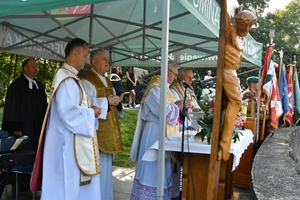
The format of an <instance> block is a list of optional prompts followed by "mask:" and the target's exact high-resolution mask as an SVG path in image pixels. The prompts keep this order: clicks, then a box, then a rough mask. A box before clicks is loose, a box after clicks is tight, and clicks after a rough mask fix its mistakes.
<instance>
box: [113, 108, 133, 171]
mask: <svg viewBox="0 0 300 200" xmlns="http://www.w3.org/2000/svg"><path fill="white" fill-rule="evenodd" d="M137 114H138V110H133V109H132V110H129V109H124V116H125V117H124V118H119V122H120V128H121V134H122V142H123V151H122V152H120V153H117V154H116V155H115V157H114V161H113V165H114V166H119V167H129V168H131V167H135V165H136V163H135V162H132V161H131V160H130V150H131V145H132V141H133V137H134V132H135V126H136V120H137Z"/></svg>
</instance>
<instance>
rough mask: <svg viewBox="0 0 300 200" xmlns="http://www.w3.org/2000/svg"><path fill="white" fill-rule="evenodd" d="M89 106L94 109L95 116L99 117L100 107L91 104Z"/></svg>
mask: <svg viewBox="0 0 300 200" xmlns="http://www.w3.org/2000/svg"><path fill="white" fill-rule="evenodd" d="M91 108H92V109H93V110H94V113H95V117H96V118H97V117H99V116H100V115H101V113H102V111H101V108H98V107H97V106H91Z"/></svg>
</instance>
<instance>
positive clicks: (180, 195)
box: [179, 86, 188, 199]
mask: <svg viewBox="0 0 300 200" xmlns="http://www.w3.org/2000/svg"><path fill="white" fill-rule="evenodd" d="M186 89H187V88H186V87H185V86H184V97H183V107H182V111H181V115H180V119H181V121H182V139H181V155H180V183H179V189H180V194H179V199H182V183H183V182H182V176H183V162H184V125H185V117H186V112H187V110H188V109H187V107H186V106H185V101H186Z"/></svg>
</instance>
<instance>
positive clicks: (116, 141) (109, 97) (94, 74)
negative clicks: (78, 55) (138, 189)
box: [81, 49, 122, 200]
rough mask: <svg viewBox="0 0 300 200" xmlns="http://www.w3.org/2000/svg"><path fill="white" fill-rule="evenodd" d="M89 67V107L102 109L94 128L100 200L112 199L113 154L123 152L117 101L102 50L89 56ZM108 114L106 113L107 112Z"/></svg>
mask: <svg viewBox="0 0 300 200" xmlns="http://www.w3.org/2000/svg"><path fill="white" fill-rule="evenodd" d="M90 64H91V68H90V69H89V70H88V71H87V72H86V73H85V74H83V75H82V77H81V79H82V84H83V86H84V88H85V90H86V92H87V95H88V97H89V99H90V102H91V105H95V106H98V107H100V108H101V109H102V114H101V115H100V116H99V117H98V123H99V127H98V129H97V131H96V132H97V138H98V148H99V152H100V164H101V168H102V173H101V174H100V183H101V184H100V185H101V188H100V189H101V199H102V200H111V199H113V196H112V195H113V194H112V161H113V154H115V153H118V152H121V151H122V139H121V132H120V125H119V121H118V111H117V109H116V106H117V105H118V104H119V102H120V98H119V96H117V95H115V94H116V92H115V90H114V87H113V84H112V83H111V81H110V80H109V78H108V77H105V73H106V72H107V71H108V69H109V60H108V55H107V53H106V52H105V50H103V49H97V50H94V51H92V52H91V54H90ZM108 111H109V112H108Z"/></svg>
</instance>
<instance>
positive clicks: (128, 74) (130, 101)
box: [126, 66, 137, 108]
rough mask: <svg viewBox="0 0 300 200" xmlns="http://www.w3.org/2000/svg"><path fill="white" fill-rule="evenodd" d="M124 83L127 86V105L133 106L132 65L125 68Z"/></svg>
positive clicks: (134, 77) (133, 73)
mask: <svg viewBox="0 0 300 200" xmlns="http://www.w3.org/2000/svg"><path fill="white" fill-rule="evenodd" d="M126 78H127V81H126V84H127V88H128V90H129V99H128V105H127V107H129V108H135V91H134V89H135V86H136V81H137V79H136V74H135V72H134V67H133V66H130V67H128V68H127V69H126Z"/></svg>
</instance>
